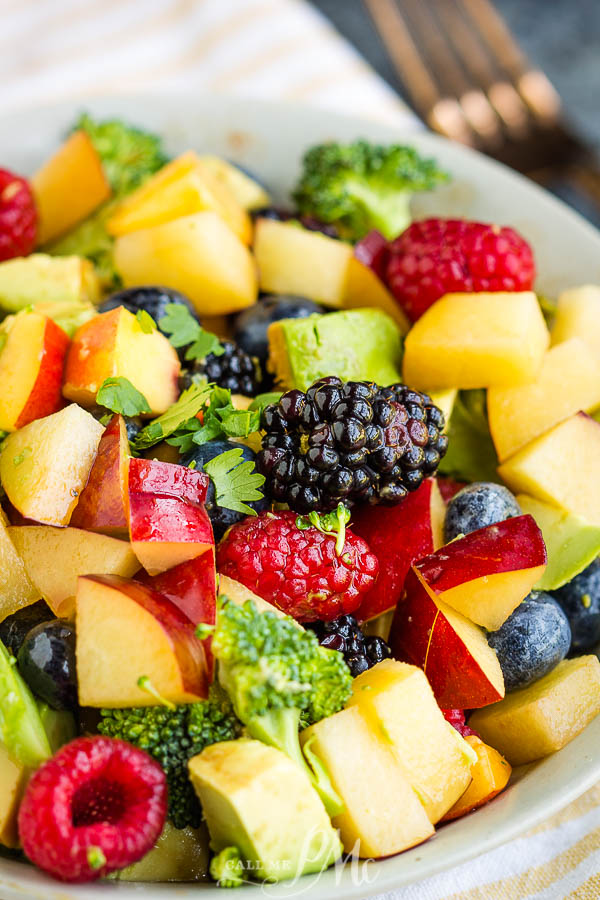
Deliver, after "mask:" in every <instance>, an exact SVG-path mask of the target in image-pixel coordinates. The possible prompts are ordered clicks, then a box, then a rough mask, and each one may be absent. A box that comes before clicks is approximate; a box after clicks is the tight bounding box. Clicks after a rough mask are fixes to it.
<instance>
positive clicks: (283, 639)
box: [212, 600, 352, 815]
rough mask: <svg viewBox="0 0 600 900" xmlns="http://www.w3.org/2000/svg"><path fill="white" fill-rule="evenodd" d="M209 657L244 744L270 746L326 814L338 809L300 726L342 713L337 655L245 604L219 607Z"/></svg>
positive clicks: (345, 683)
mask: <svg viewBox="0 0 600 900" xmlns="http://www.w3.org/2000/svg"><path fill="white" fill-rule="evenodd" d="M212 652H213V654H214V655H215V657H216V659H217V660H218V663H219V665H218V674H219V681H220V683H221V685H222V686H223V687H224V688H225V690H226V691H227V693H228V694H229V697H230V699H231V702H232V703H233V708H234V710H235V712H236V715H237V716H238V718H239V719H240V720H241V721H242V722H243V724H244V725H245V726H246V733H247V734H249V735H250V737H253V738H256V739H257V740H260V741H263V742H264V743H266V744H270V745H271V746H273V747H277V748H278V749H279V750H282V751H283V752H284V753H287V755H288V756H289V757H290V758H291V759H293V760H294V761H295V762H296V763H298V765H300V766H301V767H302V768H304V770H305V771H306V772H307V774H308V775H309V777H310V779H311V781H312V783H313V784H314V786H315V788H316V789H317V790H318V792H319V794H320V795H321V799H322V800H323V802H324V803H325V806H326V807H327V810H328V811H329V812H330V814H331V815H335V814H336V813H338V812H340V810H341V808H342V804H341V801H340V798H339V797H338V796H337V794H336V793H335V791H334V789H333V787H332V785H331V782H330V780H329V777H328V775H327V772H326V770H325V768H324V767H323V766H319V765H316V766H315V765H313V764H312V763H313V755H312V754H310V753H307V754H306V755H305V754H303V752H302V749H301V747H300V741H299V739H298V730H299V728H301V727H304V726H306V725H310V724H312V723H313V722H318V721H319V720H320V719H323V718H325V716H330V715H333V713H336V712H337V711H338V710H339V709H341V708H342V706H343V705H344V703H345V702H346V700H347V699H348V697H349V696H350V693H351V690H352V687H351V686H352V676H351V675H350V670H349V668H348V666H347V665H346V663H345V662H344V658H343V656H342V654H341V653H338V652H337V651H335V650H327V649H326V648H324V647H321V646H320V644H319V642H318V640H317V637H316V635H315V634H314V632H312V631H304V630H302V629H300V628H298V627H297V625H296V624H295V623H294V621H293V619H291V618H289V617H288V616H285V617H283V618H281V617H279V616H277V615H276V614H275V613H273V612H270V611H267V612H262V613H259V612H258V611H257V609H256V607H255V606H254V603H253V602H252V601H251V600H248V601H247V602H246V603H244V605H243V606H238V605H237V604H235V603H230V602H227V601H226V600H224V602H223V603H222V605H221V606H220V608H219V613H218V616H217V625H216V628H215V632H214V635H213V641H212Z"/></svg>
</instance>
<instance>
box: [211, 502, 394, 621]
mask: <svg viewBox="0 0 600 900" xmlns="http://www.w3.org/2000/svg"><path fill="white" fill-rule="evenodd" d="M297 518H298V516H297V515H296V513H294V512H291V511H286V512H279V513H270V512H263V513H261V514H260V515H259V516H256V517H255V518H247V519H244V521H243V522H240V523H239V524H237V525H234V526H233V527H232V528H231V529H230V530H229V532H228V533H227V535H226V536H225V538H224V539H223V541H222V542H221V544H220V545H219V550H218V556H217V568H218V571H219V572H222V573H223V574H224V575H229V576H230V577H231V578H235V579H236V580H237V581H241V583H242V584H243V585H245V586H246V587H247V588H249V589H250V590H251V591H254V592H255V593H256V594H258V595H259V597H262V598H263V599H264V600H268V601H269V602H270V603H272V604H273V605H274V606H277V607H278V608H279V609H281V610H283V612H285V613H287V614H288V615H290V616H293V617H294V618H295V619H297V620H298V621H299V622H314V621H315V620H317V619H321V620H322V621H329V620H330V619H337V617H338V616H341V615H344V614H350V613H352V612H353V611H354V610H355V609H356V608H357V606H359V605H360V602H361V599H362V597H363V595H364V594H365V592H366V591H368V590H369V588H370V587H371V586H372V585H373V584H374V583H375V579H376V578H377V574H378V571H379V563H378V561H377V557H376V556H375V555H374V554H373V553H371V551H370V550H369V547H368V545H367V544H366V543H365V541H363V540H362V538H359V537H357V536H356V535H355V534H353V533H352V532H351V531H350V530H349V529H346V534H345V542H344V547H343V549H342V551H341V553H340V554H339V555H338V554H337V553H336V535H335V534H334V535H331V534H324V533H323V532H322V531H319V530H318V529H317V528H315V527H314V526H313V525H311V526H310V527H308V528H303V529H300V528H298V527H297V525H296V520H297Z"/></svg>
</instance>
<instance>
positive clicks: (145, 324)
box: [135, 309, 156, 334]
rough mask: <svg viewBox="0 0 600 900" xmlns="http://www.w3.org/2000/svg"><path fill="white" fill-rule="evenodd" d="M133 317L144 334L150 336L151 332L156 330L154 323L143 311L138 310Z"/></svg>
mask: <svg viewBox="0 0 600 900" xmlns="http://www.w3.org/2000/svg"><path fill="white" fill-rule="evenodd" d="M135 317H136V319H137V320H138V323H139V326H140V328H141V329H142V331H143V332H144V334H152V332H153V331H155V330H156V322H155V321H154V319H153V318H152V316H151V315H150V313H148V312H146V310H145V309H138V311H137V312H136V314H135Z"/></svg>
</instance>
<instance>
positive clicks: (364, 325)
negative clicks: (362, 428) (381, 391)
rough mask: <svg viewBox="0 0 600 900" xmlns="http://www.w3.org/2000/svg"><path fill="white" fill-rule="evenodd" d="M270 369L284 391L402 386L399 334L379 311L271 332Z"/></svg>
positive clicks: (285, 323)
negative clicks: (330, 384) (333, 379)
mask: <svg viewBox="0 0 600 900" xmlns="http://www.w3.org/2000/svg"><path fill="white" fill-rule="evenodd" d="M267 335H268V338H269V360H268V363H267V368H268V369H269V371H271V372H273V373H274V375H275V380H276V381H277V383H278V384H279V385H280V386H281V388H282V389H283V390H289V389H291V388H298V389H299V390H301V391H305V390H306V389H307V388H309V387H310V385H311V384H312V383H313V382H314V381H316V380H317V379H319V378H323V377H324V376H329V375H337V376H338V377H339V378H341V379H342V381H365V380H366V381H375V382H376V383H377V384H381V385H388V384H393V383H395V382H398V381H400V380H401V378H400V371H401V358H402V339H401V334H400V332H399V330H398V328H397V326H396V325H395V323H394V322H393V321H392V320H391V319H390V317H389V316H388V315H386V313H384V312H383V311H382V310H379V309H353V310H347V311H341V312H336V313H329V314H328V315H323V316H309V317H308V318H303V319H283V320H281V321H279V322H274V323H273V324H272V325H270V326H269V329H268V332H267Z"/></svg>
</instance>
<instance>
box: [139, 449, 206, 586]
mask: <svg viewBox="0 0 600 900" xmlns="http://www.w3.org/2000/svg"><path fill="white" fill-rule="evenodd" d="M207 483H208V477H207V476H206V475H205V474H204V472H195V471H193V470H192V469H186V468H184V467H183V466H177V465H173V464H170V463H163V462H159V461H158V460H149V459H132V460H131V462H130V464H129V534H130V538H131V548H132V550H133V552H134V553H135V555H136V556H137V558H138V559H139V561H140V562H141V564H142V565H143V567H144V568H145V569H146V571H147V572H148V574H149V575H158V574H159V572H164V571H165V570H166V569H172V568H173V567H174V566H178V565H179V564H180V563H184V562H186V560H189V559H194V558H196V557H197V556H201V555H202V554H203V553H205V552H206V551H210V553H211V556H212V555H213V553H214V543H215V542H214V536H213V532H212V527H211V524H210V519H209V518H208V514H207V512H206V510H205V508H204V503H203V500H204V497H205V496H206V489H207Z"/></svg>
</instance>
